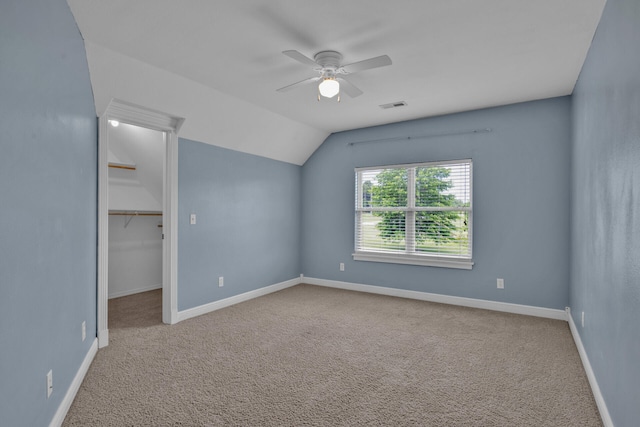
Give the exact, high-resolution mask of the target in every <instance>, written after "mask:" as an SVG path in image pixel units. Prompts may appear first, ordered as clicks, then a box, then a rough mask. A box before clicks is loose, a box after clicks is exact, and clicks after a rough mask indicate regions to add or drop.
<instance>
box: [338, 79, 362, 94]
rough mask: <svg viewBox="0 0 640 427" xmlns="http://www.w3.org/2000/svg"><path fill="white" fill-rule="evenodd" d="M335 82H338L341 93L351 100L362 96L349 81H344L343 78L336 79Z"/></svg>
mask: <svg viewBox="0 0 640 427" xmlns="http://www.w3.org/2000/svg"><path fill="white" fill-rule="evenodd" d="M337 80H338V82H340V91H341V92H344V93H346V94H347V95H349V96H350V97H352V98H355V97H356V96H360V95H362V91H361V90H360V89H358V88H357V87H355V86H354V85H353V83H351V82H350V81H349V80H347V79H345V78H344V77H338V78H337Z"/></svg>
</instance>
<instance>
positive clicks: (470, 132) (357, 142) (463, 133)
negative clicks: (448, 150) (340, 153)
mask: <svg viewBox="0 0 640 427" xmlns="http://www.w3.org/2000/svg"><path fill="white" fill-rule="evenodd" d="M492 131H493V129H491V128H484V129H470V130H461V131H455V132H444V133H430V134H425V135H414V136H398V137H393V138H382V139H370V140H364V141H353V142H349V143H347V145H356V144H365V143H369V142H389V141H404V140H407V141H408V140H412V139H425V138H435V137H438V136H453V135H468V134H474V133H488V132H492Z"/></svg>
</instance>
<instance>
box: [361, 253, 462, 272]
mask: <svg viewBox="0 0 640 427" xmlns="http://www.w3.org/2000/svg"><path fill="white" fill-rule="evenodd" d="M353 259H354V260H355V261H370V262H387V263H391V264H410V265H423V266H428V267H444V268H458V269H463V270H471V269H472V268H473V261H472V260H470V259H459V258H446V257H433V256H431V257H430V256H421V255H405V254H390V253H376V252H356V253H354V254H353Z"/></svg>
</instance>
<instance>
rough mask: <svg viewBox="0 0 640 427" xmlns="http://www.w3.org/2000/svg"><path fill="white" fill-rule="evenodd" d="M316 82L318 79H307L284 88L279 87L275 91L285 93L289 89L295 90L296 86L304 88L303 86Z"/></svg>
mask: <svg viewBox="0 0 640 427" xmlns="http://www.w3.org/2000/svg"><path fill="white" fill-rule="evenodd" d="M318 80H320V77H309V78H308V79H304V80H300V81H299V82H296V83H293V84H290V85H288V86H285V87H281V88H280V89H276V92H287V91H290V90H291V89H295V88H297V87H298V86H304V85H305V84H308V83H312V82H317V81H318Z"/></svg>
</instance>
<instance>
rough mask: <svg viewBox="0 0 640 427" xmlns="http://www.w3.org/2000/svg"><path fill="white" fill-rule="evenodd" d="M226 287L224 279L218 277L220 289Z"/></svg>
mask: <svg viewBox="0 0 640 427" xmlns="http://www.w3.org/2000/svg"><path fill="white" fill-rule="evenodd" d="M223 286H224V277H222V276H220V277H218V287H220V288H221V287H223Z"/></svg>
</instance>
